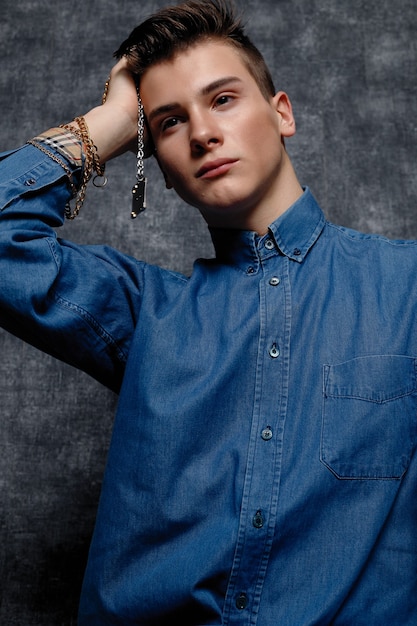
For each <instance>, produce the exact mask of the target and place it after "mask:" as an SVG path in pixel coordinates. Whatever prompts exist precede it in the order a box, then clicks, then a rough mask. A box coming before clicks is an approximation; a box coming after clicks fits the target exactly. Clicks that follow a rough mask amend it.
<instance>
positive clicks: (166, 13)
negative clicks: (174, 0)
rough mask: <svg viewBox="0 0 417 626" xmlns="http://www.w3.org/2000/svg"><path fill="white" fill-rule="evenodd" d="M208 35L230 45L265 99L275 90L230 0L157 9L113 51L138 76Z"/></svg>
mask: <svg viewBox="0 0 417 626" xmlns="http://www.w3.org/2000/svg"><path fill="white" fill-rule="evenodd" d="M208 39H210V40H219V41H223V42H225V43H228V44H230V45H232V46H234V47H235V48H236V49H237V51H238V52H239V53H240V55H241V57H242V60H243V62H244V63H245V65H246V67H247V69H248V71H249V72H250V73H251V75H252V76H253V78H254V79H255V81H256V83H257V84H258V87H259V89H260V91H261V93H262V94H263V96H264V97H265V99H266V100H268V99H269V98H270V97H271V96H273V95H274V94H275V88H274V83H273V80H272V77H271V74H270V71H269V69H268V67H267V65H266V63H265V60H264V58H263V56H262V54H261V53H260V52H259V50H258V48H257V47H256V46H255V45H254V44H253V43H252V41H251V40H250V39H249V37H248V36H247V35H246V34H245V31H244V25H243V22H242V19H241V17H238V16H237V14H236V11H235V9H234V6H233V4H232V2H231V0H186V1H185V2H182V3H181V4H177V5H173V6H169V7H166V8H164V9H161V10H159V11H157V12H156V13H154V14H153V15H151V16H150V17H149V18H148V19H146V20H145V21H144V22H142V23H141V24H140V25H139V26H137V27H136V28H135V29H134V30H133V31H132V33H131V34H130V35H129V37H128V38H127V39H126V40H125V41H124V42H123V43H122V44H121V46H120V47H119V49H118V50H117V51H116V52H115V53H114V55H115V57H116V58H119V59H120V58H121V57H123V56H126V57H127V59H128V62H129V67H130V70H131V71H132V72H133V73H134V74H135V75H137V76H138V77H139V79H140V77H141V76H142V74H144V72H145V71H146V70H147V69H148V68H150V67H151V66H152V65H155V64H156V63H158V62H160V61H164V60H169V59H172V58H173V57H174V56H175V54H176V53H178V52H181V51H182V50H186V49H187V48H189V47H191V46H193V45H194V44H196V43H198V42H200V41H204V40H208Z"/></svg>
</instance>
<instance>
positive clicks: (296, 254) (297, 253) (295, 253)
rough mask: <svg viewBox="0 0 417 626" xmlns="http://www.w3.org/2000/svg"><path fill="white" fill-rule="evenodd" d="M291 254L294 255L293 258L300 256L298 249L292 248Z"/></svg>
mask: <svg viewBox="0 0 417 626" xmlns="http://www.w3.org/2000/svg"><path fill="white" fill-rule="evenodd" d="M293 254H294V255H295V256H300V254H301V250H300V248H294V251H293Z"/></svg>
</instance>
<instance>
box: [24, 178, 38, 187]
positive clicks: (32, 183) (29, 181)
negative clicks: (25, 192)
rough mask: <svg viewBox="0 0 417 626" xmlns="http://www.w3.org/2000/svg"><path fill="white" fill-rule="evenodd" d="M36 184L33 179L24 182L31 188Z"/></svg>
mask: <svg viewBox="0 0 417 626" xmlns="http://www.w3.org/2000/svg"><path fill="white" fill-rule="evenodd" d="M35 183H36V180H35V179H34V178H28V179H27V180H25V185H26V186H27V187H31V186H32V185H34V184H35Z"/></svg>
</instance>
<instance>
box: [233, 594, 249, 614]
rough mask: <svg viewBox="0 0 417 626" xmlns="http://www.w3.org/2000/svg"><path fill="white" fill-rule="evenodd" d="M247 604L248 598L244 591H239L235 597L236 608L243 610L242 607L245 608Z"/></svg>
mask: <svg viewBox="0 0 417 626" xmlns="http://www.w3.org/2000/svg"><path fill="white" fill-rule="evenodd" d="M247 606H248V598H247V595H246V593H240V594H239V595H238V597H237V598H236V608H238V609H239V610H240V611H243V609H246V607H247Z"/></svg>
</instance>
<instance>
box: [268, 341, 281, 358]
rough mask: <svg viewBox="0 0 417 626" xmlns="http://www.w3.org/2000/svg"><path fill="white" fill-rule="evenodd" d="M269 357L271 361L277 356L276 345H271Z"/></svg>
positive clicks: (277, 349)
mask: <svg viewBox="0 0 417 626" xmlns="http://www.w3.org/2000/svg"><path fill="white" fill-rule="evenodd" d="M269 356H271V357H272V358H273V359H276V358H277V357H278V356H279V348H278V346H277V344H276V343H273V344H272V346H271V347H270V348H269Z"/></svg>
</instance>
